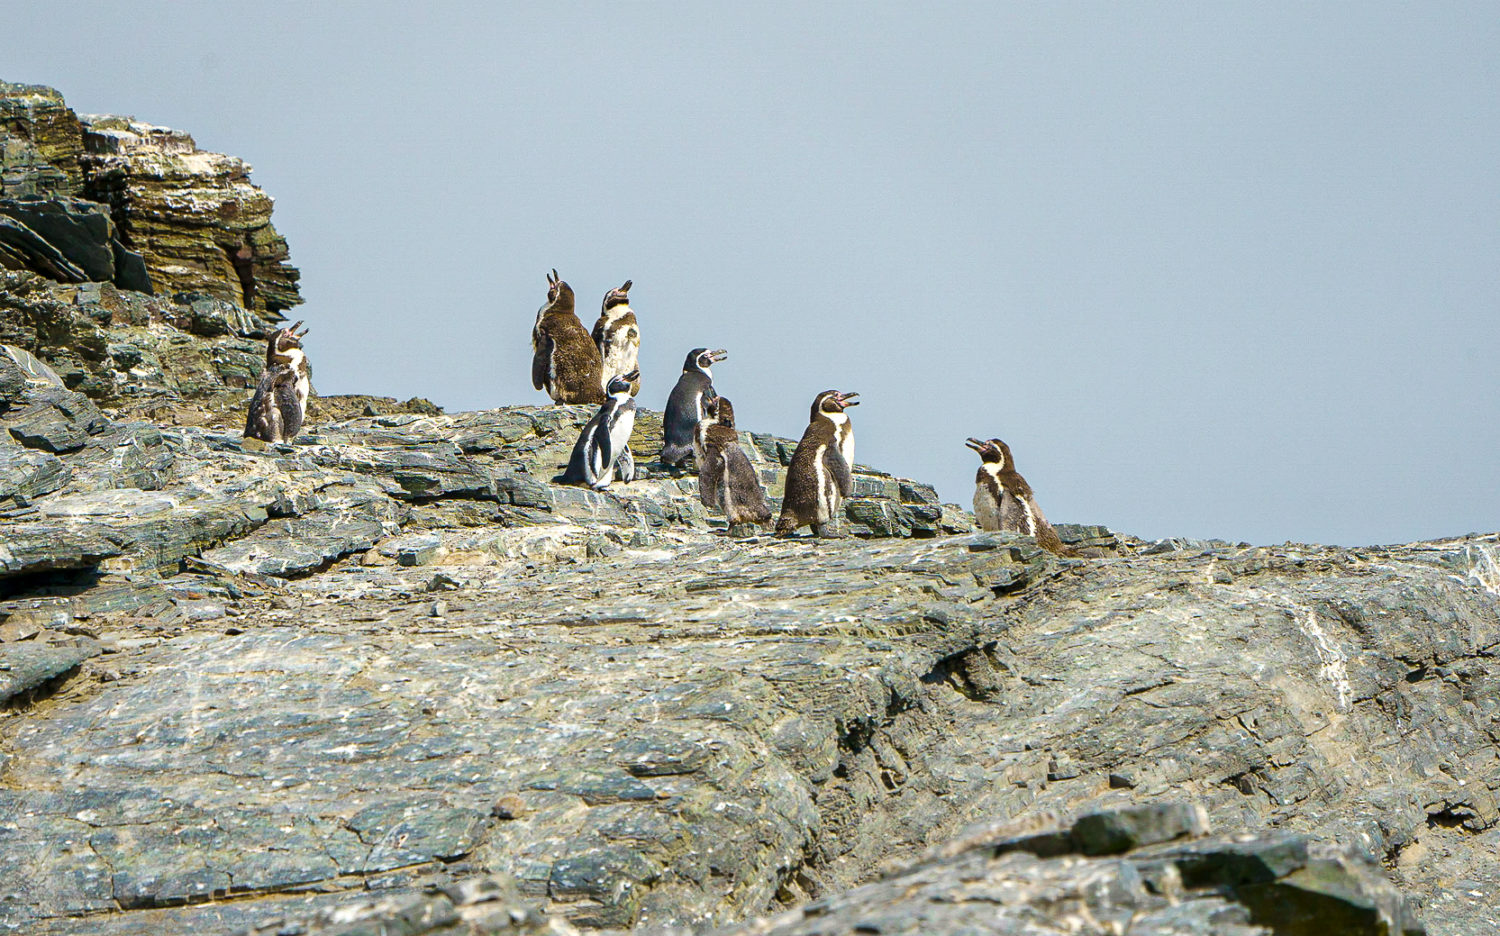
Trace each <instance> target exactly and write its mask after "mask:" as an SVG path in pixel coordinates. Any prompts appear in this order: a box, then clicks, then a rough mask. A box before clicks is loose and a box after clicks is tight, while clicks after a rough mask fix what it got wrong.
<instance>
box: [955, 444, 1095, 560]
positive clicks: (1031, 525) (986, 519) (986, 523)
mask: <svg viewBox="0 0 1500 936" xmlns="http://www.w3.org/2000/svg"><path fill="white" fill-rule="evenodd" d="M964 444H965V445H967V446H968V447H969V448H971V449H973V450H974V451H976V452H978V453H979V457H980V458H982V459H983V461H982V462H981V463H980V465H979V472H978V473H977V474H975V475H974V519H975V520H977V521H978V522H979V528H980V529H981V530H991V531H1000V532H1005V533H1025V534H1026V535H1027V536H1031V537H1035V538H1036V543H1037V545H1038V546H1040V547H1042V548H1043V549H1045V550H1047V551H1048V552H1050V553H1054V554H1056V555H1059V556H1077V555H1078V553H1077V552H1076V551H1074V550H1073V549H1072V548H1071V547H1068V546H1065V545H1063V541H1062V540H1061V539H1059V538H1058V536H1057V531H1056V530H1054V529H1052V524H1050V523H1048V522H1047V518H1046V517H1044V516H1042V508H1040V507H1038V506H1037V503H1036V496H1035V495H1034V494H1032V493H1031V485H1029V484H1027V483H1026V479H1025V478H1023V477H1021V473H1020V472H1018V471H1016V463H1015V460H1014V459H1012V458H1011V455H1010V446H1008V445H1006V444H1005V443H1004V442H1001V441H1000V440H999V439H990V440H989V441H988V442H984V441H981V440H979V439H969V440H968V441H967V442H965V443H964Z"/></svg>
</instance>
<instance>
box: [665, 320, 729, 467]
mask: <svg viewBox="0 0 1500 936" xmlns="http://www.w3.org/2000/svg"><path fill="white" fill-rule="evenodd" d="M727 357H729V352H728V351H723V350H720V351H710V350H708V349H707V348H694V349H693V350H691V351H689V352H688V356H687V360H686V361H684V362H683V363H682V376H681V377H678V378H677V386H675V387H673V388H672V393H671V395H669V396H668V397H667V411H666V412H665V413H664V414H662V420H661V436H662V447H661V463H662V464H663V465H666V466H667V467H668V468H678V467H681V465H682V463H683V462H685V461H687V457H688V456H689V455H691V454H693V435H694V434H695V433H696V432H697V431H698V423H699V422H701V421H702V420H703V395H704V393H706V392H708V391H711V390H713V386H714V374H713V366H714V365H715V364H717V363H718V362H719V361H722V360H724V359H725V358H727Z"/></svg>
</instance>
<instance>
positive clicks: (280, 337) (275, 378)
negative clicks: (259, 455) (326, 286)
mask: <svg viewBox="0 0 1500 936" xmlns="http://www.w3.org/2000/svg"><path fill="white" fill-rule="evenodd" d="M299 328H302V323H301V322H297V323H296V324H294V325H292V326H291V327H290V328H281V329H277V330H276V331H275V332H274V333H272V335H271V337H270V338H268V339H267V340H266V369H265V370H263V371H261V374H260V381H259V382H258V383H256V385H255V395H254V396H252V397H251V398H250V412H249V413H248V414H247V415H246V416H245V438H247V439H260V440H261V441H262V442H289V441H291V440H292V439H294V438H296V436H297V433H299V432H301V431H302V423H303V421H304V420H305V419H306V418H307V397H308V394H310V393H311V392H312V367H311V366H309V365H308V363H307V355H306V354H304V353H303V351H302V339H303V338H304V337H306V335H307V329H305V328H302V331H301V333H300V334H299V333H298V331H297V329H299Z"/></svg>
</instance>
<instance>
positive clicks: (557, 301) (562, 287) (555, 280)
mask: <svg viewBox="0 0 1500 936" xmlns="http://www.w3.org/2000/svg"><path fill="white" fill-rule="evenodd" d="M547 304H548V305H549V306H552V307H554V308H557V309H564V310H567V311H572V309H573V287H572V286H569V285H568V284H567V283H564V282H563V281H562V277H560V276H558V275H557V268H556V267H553V268H552V272H551V273H549V274H548V275H547Z"/></svg>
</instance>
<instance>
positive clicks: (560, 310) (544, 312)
mask: <svg viewBox="0 0 1500 936" xmlns="http://www.w3.org/2000/svg"><path fill="white" fill-rule="evenodd" d="M603 373H604V365H603V362H601V361H600V359H599V348H598V346H597V345H595V344H594V342H593V341H592V340H590V339H589V333H588V332H586V331H584V330H583V323H582V322H580V321H578V315H577V314H576V313H575V312H574V311H573V287H571V286H569V285H568V284H567V283H564V282H563V281H562V280H561V279H559V278H558V276H557V271H556V270H553V271H552V275H551V276H549V277H547V304H546V305H544V306H542V307H541V308H540V309H538V310H537V313H536V324H535V325H533V326H532V328H531V385H532V386H533V387H535V388H536V389H538V390H546V391H547V395H548V396H550V397H551V398H552V402H554V403H603V402H604V401H605V400H607V399H608V398H609V397H608V394H607V393H605V384H604V380H603V378H602V375H603Z"/></svg>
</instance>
